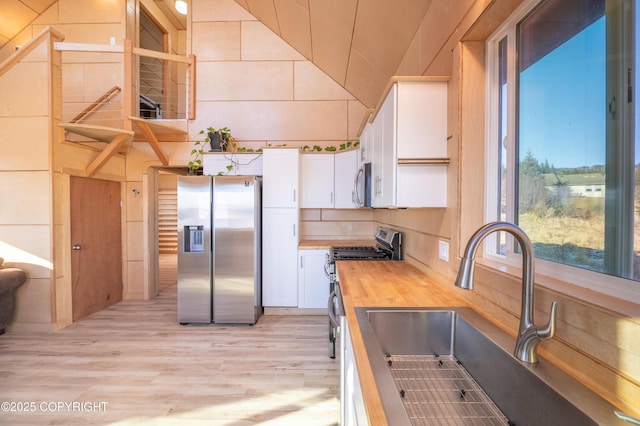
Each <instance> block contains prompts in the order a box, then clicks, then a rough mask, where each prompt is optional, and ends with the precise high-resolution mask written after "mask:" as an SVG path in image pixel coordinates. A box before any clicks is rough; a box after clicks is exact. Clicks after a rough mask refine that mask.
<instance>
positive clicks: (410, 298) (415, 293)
mask: <svg viewBox="0 0 640 426" xmlns="http://www.w3.org/2000/svg"><path fill="white" fill-rule="evenodd" d="M336 268H337V271H338V275H339V277H340V291H341V293H342V300H343V303H344V309H345V313H346V317H347V322H348V324H349V331H350V333H351V343H352V344H353V350H354V353H355V358H356V365H357V368H358V375H359V378H360V385H361V387H362V394H363V397H364V402H365V407H366V410H367V415H368V417H369V424H372V425H376V426H377V425H386V424H387V420H386V417H385V415H384V411H383V409H382V403H381V401H380V395H379V394H378V389H377V386H376V383H375V380H374V378H373V373H372V371H371V367H370V365H369V359H368V357H367V352H366V350H365V347H364V343H363V341H362V336H361V335H360V327H359V326H358V321H357V319H356V315H355V311H354V308H356V307H429V306H431V307H445V306H457V307H460V306H468V304H467V303H466V302H465V301H464V300H463V299H461V298H459V297H458V296H457V295H456V294H455V291H454V290H453V283H452V284H451V286H452V288H448V287H446V286H444V285H441V284H438V283H436V282H435V281H433V280H432V279H430V278H429V276H428V275H426V274H424V273H423V272H421V271H420V270H418V269H417V268H415V267H414V266H411V265H410V264H408V263H406V262H404V261H371V260H369V261H353V260H349V261H337V262H336Z"/></svg>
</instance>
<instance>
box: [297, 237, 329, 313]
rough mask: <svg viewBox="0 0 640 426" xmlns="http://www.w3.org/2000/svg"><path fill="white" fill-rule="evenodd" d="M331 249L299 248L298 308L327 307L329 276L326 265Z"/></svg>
mask: <svg viewBox="0 0 640 426" xmlns="http://www.w3.org/2000/svg"><path fill="white" fill-rule="evenodd" d="M328 255H329V250H316V249H301V250H298V308H326V307H327V300H328V298H329V277H328V276H327V274H326V273H325V270H324V266H325V263H326V261H327V256H328Z"/></svg>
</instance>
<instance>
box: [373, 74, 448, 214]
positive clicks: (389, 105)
mask: <svg viewBox="0 0 640 426" xmlns="http://www.w3.org/2000/svg"><path fill="white" fill-rule="evenodd" d="M371 124H372V126H371V128H372V135H368V136H367V137H368V138H370V139H371V138H372V140H373V155H372V162H371V163H372V206H373V207H445V206H446V201H447V200H446V195H447V164H448V162H449V161H448V159H447V158H446V157H447V81H445V80H436V81H398V82H396V83H395V84H393V85H392V86H391V89H390V91H389V93H388V95H387V97H386V98H385V100H384V102H383V103H382V105H381V106H380V108H379V109H378V113H377V114H376V115H375V118H374V120H373V123H371Z"/></svg>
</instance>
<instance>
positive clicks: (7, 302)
mask: <svg viewBox="0 0 640 426" xmlns="http://www.w3.org/2000/svg"><path fill="white" fill-rule="evenodd" d="M2 261H3V259H2V258H0V334H4V331H5V328H6V327H8V326H9V325H10V324H11V321H12V320H13V311H14V308H15V302H16V290H17V289H18V288H19V287H20V286H21V285H22V284H24V282H25V281H27V274H25V272H24V271H23V270H22V269H18V268H4V267H3V266H2Z"/></svg>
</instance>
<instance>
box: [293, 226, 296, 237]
mask: <svg viewBox="0 0 640 426" xmlns="http://www.w3.org/2000/svg"><path fill="white" fill-rule="evenodd" d="M293 236H294V237H295V236H296V224H295V223H294V224H293Z"/></svg>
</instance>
